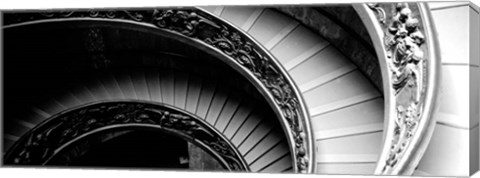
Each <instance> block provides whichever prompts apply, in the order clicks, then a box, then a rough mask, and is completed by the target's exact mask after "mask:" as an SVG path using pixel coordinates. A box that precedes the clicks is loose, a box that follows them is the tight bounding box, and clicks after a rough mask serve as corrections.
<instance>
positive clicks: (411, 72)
mask: <svg viewBox="0 0 480 178" xmlns="http://www.w3.org/2000/svg"><path fill="white" fill-rule="evenodd" d="M354 8H355V9H356V10H357V12H358V13H359V15H360V17H361V18H362V20H363V22H364V24H365V25H366V26H367V30H368V31H369V33H370V36H371V38H372V41H373V43H374V47H375V50H376V53H377V56H378V59H379V63H380V66H381V68H382V69H381V70H382V77H383V82H384V83H383V88H384V93H385V94H384V96H385V108H386V111H385V129H384V138H383V148H382V151H381V154H380V157H379V159H378V163H377V168H376V170H375V174H382V175H411V174H412V173H413V171H414V170H415V169H416V167H417V165H418V163H419V161H420V159H421V158H422V156H423V153H424V152H425V150H426V148H427V146H428V143H429V141H430V138H431V135H432V133H433V129H434V124H435V118H434V117H432V114H433V113H434V110H435V108H436V106H435V104H436V97H437V90H438V86H439V84H438V79H439V73H438V70H439V64H440V58H439V54H438V52H439V50H438V46H437V42H436V35H435V31H434V29H433V28H434V26H433V24H432V20H431V19H430V14H429V11H428V8H427V7H426V5H425V4H423V3H395V4H392V3H384V4H383V3H371V4H357V5H354Z"/></svg>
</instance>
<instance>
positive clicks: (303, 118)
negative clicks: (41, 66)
mask: <svg viewBox="0 0 480 178" xmlns="http://www.w3.org/2000/svg"><path fill="white" fill-rule="evenodd" d="M5 15H6V16H12V17H10V18H8V21H5V24H6V25H8V24H15V23H21V22H25V21H34V20H42V19H52V18H78V17H84V18H106V19H111V18H115V19H124V20H130V21H135V22H143V23H148V24H153V25H155V26H156V27H157V28H159V29H164V30H169V31H172V32H175V33H178V34H181V35H184V36H186V37H190V38H193V39H197V40H200V41H202V42H204V43H205V44H207V45H210V46H212V47H214V48H216V49H218V50H220V51H221V52H222V53H223V54H225V55H227V56H229V57H230V58H231V59H233V60H234V61H235V63H236V64H238V65H240V66H242V69H244V70H246V71H247V72H248V73H251V74H253V75H254V76H255V78H254V80H257V81H259V83H261V85H262V86H261V88H262V90H266V93H268V94H267V95H270V96H271V97H272V98H273V100H274V101H272V102H273V103H274V105H275V106H276V107H277V108H275V110H276V112H277V113H279V114H280V115H281V117H282V118H281V122H282V123H283V124H285V125H286V127H284V128H285V129H286V133H287V136H288V137H289V142H290V143H291V144H292V145H291V149H292V152H293V156H294V159H293V160H295V161H294V170H295V171H297V172H302V173H307V172H313V171H314V169H313V167H314V164H313V153H312V152H313V143H311V141H312V139H313V136H312V133H311V131H310V125H309V119H308V117H309V116H308V115H307V114H306V108H305V106H304V105H302V104H303V102H302V99H301V95H300V93H299V92H298V90H295V85H294V83H293V82H292V81H291V79H289V78H288V77H287V76H288V74H287V73H286V72H285V71H283V69H282V68H281V67H280V66H279V64H277V63H276V62H275V59H273V57H271V56H269V55H268V53H267V52H265V50H264V49H262V48H261V47H260V45H258V44H257V43H256V42H254V41H252V40H251V39H250V38H248V37H247V36H246V35H245V34H244V33H243V32H241V30H239V29H237V28H234V27H233V26H231V25H229V24H228V23H226V22H224V21H223V20H220V19H219V18H217V17H214V16H212V15H210V14H208V13H206V12H204V11H203V10H200V9H154V10H142V11H126V10H118V11H111V10H110V11H106V10H90V11H87V12H82V11H78V12H77V11H76V12H72V13H68V15H67V16H61V15H60V14H55V13H54V14H53V15H52V14H50V15H48V16H45V15H39V14H34V13H28V14H5ZM5 19H7V18H5Z"/></svg>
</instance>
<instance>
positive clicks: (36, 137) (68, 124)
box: [4, 101, 249, 171]
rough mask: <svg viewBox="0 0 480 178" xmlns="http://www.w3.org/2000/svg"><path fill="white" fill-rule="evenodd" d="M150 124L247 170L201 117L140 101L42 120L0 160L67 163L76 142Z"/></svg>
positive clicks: (87, 108)
mask: <svg viewBox="0 0 480 178" xmlns="http://www.w3.org/2000/svg"><path fill="white" fill-rule="evenodd" d="M132 128H152V129H155V130H160V131H162V132H167V133H170V134H173V135H177V136H179V137H181V138H184V139H185V140H187V141H190V142H192V143H194V144H195V145H198V146H200V147H201V148H203V149H204V150H206V151H207V152H209V153H210V154H212V155H213V156H214V157H215V158H216V159H217V160H219V162H220V163H221V164H222V165H223V167H224V168H225V169H227V170H230V171H248V170H249V168H248V164H247V163H246V162H245V160H244V159H243V157H242V155H241V154H240V153H239V152H238V150H237V149H236V148H235V147H234V146H233V144H232V143H230V141H229V140H228V139H227V138H225V137H224V136H223V135H222V134H221V133H220V132H218V131H217V130H216V129H215V128H214V127H213V126H211V125H209V124H208V123H207V122H206V121H204V120H203V119H201V118H198V117H196V116H194V115H193V114H190V113H187V112H185V111H183V110H181V109H178V108H175V107H173V106H169V105H165V104H160V103H145V102H144V101H139V102H137V101H109V102H98V103H93V104H87V105H85V106H79V107H77V108H71V109H70V110H67V111H64V112H61V113H58V114H56V115H54V116H52V117H51V118H49V119H48V120H46V121H45V122H42V123H41V124H39V125H38V126H36V127H35V128H33V129H32V130H30V131H29V132H28V133H26V134H24V135H23V136H22V138H21V139H20V140H19V141H18V142H16V143H15V145H14V146H13V147H12V148H11V149H9V151H8V152H7V153H6V155H5V162H4V164H22V165H49V164H51V163H53V164H56V163H59V162H65V161H66V162H65V163H68V160H70V159H71V158H72V157H74V156H72V155H77V154H71V153H70V152H72V150H73V151H75V149H69V148H70V147H72V146H74V145H75V143H76V142H78V141H80V140H82V139H83V138H86V137H89V136H92V135H94V134H96V133H99V132H102V131H105V130H111V129H132Z"/></svg>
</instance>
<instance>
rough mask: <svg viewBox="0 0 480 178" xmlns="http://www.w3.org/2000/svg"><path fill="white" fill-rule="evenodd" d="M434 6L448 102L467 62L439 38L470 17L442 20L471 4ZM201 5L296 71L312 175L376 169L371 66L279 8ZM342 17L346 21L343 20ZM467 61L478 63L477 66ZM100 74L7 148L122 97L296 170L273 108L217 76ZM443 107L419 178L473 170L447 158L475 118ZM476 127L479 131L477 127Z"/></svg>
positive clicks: (379, 108) (48, 107)
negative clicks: (69, 115) (185, 117)
mask: <svg viewBox="0 0 480 178" xmlns="http://www.w3.org/2000/svg"><path fill="white" fill-rule="evenodd" d="M429 5H430V10H431V11H432V17H433V20H434V22H435V26H436V29H437V30H438V34H439V40H440V44H441V48H442V54H441V55H442V71H441V73H442V76H443V79H442V90H444V92H445V93H446V94H443V95H444V96H446V97H445V98H446V99H445V100H446V101H452V100H455V101H456V100H457V99H458V97H457V96H458V93H459V92H458V91H459V90H461V89H460V88H461V87H458V88H457V87H455V86H464V85H465V84H458V85H457V84H455V83H457V81H455V80H454V79H452V78H450V77H449V76H454V75H457V74H458V75H459V76H460V73H462V72H461V69H457V68H460V67H464V65H463V63H462V64H460V65H457V64H458V61H455V60H454V59H453V58H454V57H453V56H455V55H457V54H459V53H458V52H450V51H449V50H448V48H450V47H449V46H443V45H450V44H451V43H448V44H447V43H443V42H442V41H448V40H465V39H463V38H455V37H454V36H452V35H451V33H448V26H452V25H451V24H452V23H464V22H463V21H455V20H454V19H450V18H447V19H445V18H446V17H447V15H448V12H452V13H453V11H455V10H457V9H459V8H468V3H467V4H466V5H465V3H453V4H448V3H431V4H429ZM200 8H201V9H204V10H205V11H208V12H210V13H211V14H213V15H214V16H217V17H218V18H221V19H224V20H226V21H228V22H229V23H231V24H232V25H233V26H235V27H238V28H239V29H241V30H243V32H245V33H246V34H248V35H250V36H251V37H252V38H253V39H255V40H256V41H257V42H258V43H259V44H261V45H262V46H263V47H264V48H265V49H266V50H268V51H269V52H270V53H271V54H272V55H273V57H275V58H276V59H277V60H278V61H279V63H280V64H281V66H283V68H284V69H285V71H287V72H288V75H290V76H291V78H292V80H293V81H294V83H295V85H296V86H297V87H298V89H299V91H300V92H301V95H302V97H303V99H304V100H305V103H306V106H307V108H308V114H309V116H310V119H311V120H310V123H311V127H312V130H313V136H314V138H313V139H314V146H315V147H314V153H315V154H314V157H315V163H314V164H315V166H316V170H315V173H319V174H372V173H373V172H374V171H375V168H376V165H377V161H378V159H379V156H380V153H381V151H382V150H381V148H382V147H381V146H382V141H383V140H382V139H383V135H384V134H385V133H384V125H385V123H384V116H385V108H384V107H385V105H384V103H385V100H384V94H383V91H381V86H379V84H377V83H376V82H377V81H375V80H374V79H372V76H370V75H369V74H368V71H367V70H366V69H365V68H364V67H362V66H359V64H358V63H356V62H355V61H354V60H353V59H351V58H350V56H348V55H347V54H345V51H343V50H342V49H339V47H337V46H336V45H334V44H332V43H335V42H332V41H329V40H330V39H331V38H328V37H325V36H322V34H319V33H317V32H315V31H314V30H312V29H311V28H310V27H308V26H307V25H305V24H304V23H302V22H300V21H299V20H298V19H295V18H294V17H292V16H289V15H287V14H286V13H284V12H282V11H280V10H278V9H275V8H269V7H259V6H244V7H242V6H205V7H200ZM330 17H331V16H330ZM449 17H452V16H449ZM335 22H337V23H339V24H340V26H341V27H345V24H341V23H342V22H339V21H335ZM460 25H464V24H459V26H460ZM347 26H348V25H347ZM453 26H454V25H453ZM442 30H445V32H443V31H442ZM461 37H463V36H461ZM327 39H328V40H327ZM467 48H468V47H467ZM467 48H465V49H467ZM453 53H455V54H453ZM469 67H470V68H472V69H473V68H475V69H478V64H476V65H470V66H469ZM477 71H478V70H477ZM102 76H103V77H100V78H89V79H88V80H87V82H85V81H78V82H75V85H76V87H73V88H72V89H71V90H70V89H69V90H68V91H67V92H65V93H56V94H57V95H56V96H54V97H53V98H52V99H50V100H49V103H48V104H42V105H34V106H31V109H30V110H28V111H25V112H26V113H24V115H22V116H28V117H19V118H18V119H13V120H9V121H8V124H9V125H11V127H10V126H9V127H8V128H5V129H4V132H5V136H4V144H5V145H4V150H8V149H9V148H10V147H11V146H12V145H14V143H15V142H16V141H17V140H18V139H19V138H20V137H21V136H22V135H24V134H25V133H27V132H28V131H29V130H30V129H32V128H34V127H35V126H36V125H37V124H39V123H41V122H43V121H44V120H46V119H48V118H50V117H51V116H53V115H55V114H57V113H60V112H62V111H64V110H67V109H68V108H74V107H78V106H81V105H85V104H88V103H95V102H99V101H108V100H111V99H115V98H116V99H122V100H139V101H149V102H158V103H164V104H167V105H171V106H174V107H177V108H180V109H182V110H185V111H188V112H190V113H193V114H194V115H196V116H198V117H200V118H204V120H205V121H206V122H207V123H209V124H210V125H211V126H213V127H214V128H215V129H217V130H218V131H220V132H221V133H222V134H223V135H224V136H225V137H226V138H227V139H228V140H229V141H230V142H231V143H232V144H233V145H234V146H235V148H236V149H238V151H239V152H240V153H241V155H242V156H243V157H244V159H245V161H246V162H247V163H248V166H249V169H250V170H251V171H254V172H288V171H292V170H294V168H293V167H292V158H291V156H290V154H291V153H290V150H289V146H288V144H289V143H288V142H287V139H286V136H285V135H284V133H283V131H282V129H281V126H280V123H279V122H278V121H277V120H276V118H275V117H273V116H274V115H273V114H272V113H271V112H270V111H266V110H268V109H265V108H267V107H266V105H267V104H265V103H262V102H261V101H260V100H259V99H258V97H253V99H249V98H248V97H244V96H245V93H246V92H245V91H237V89H238V88H236V87H226V86H225V85H222V84H221V82H220V81H223V80H218V79H215V77H214V79H213V80H212V79H208V77H207V78H205V77H201V76H199V75H198V74H194V73H190V72H187V71H177V70H166V71H157V70H143V69H142V70H137V71H126V72H117V73H108V72H107V73H103V74H102ZM379 88H380V89H379ZM240 90H242V89H240ZM248 91H250V90H248ZM248 91H247V92H248ZM467 93H468V92H467ZM477 94H478V93H477ZM462 97H466V96H463V95H462ZM259 102H260V103H259ZM440 103H446V104H447V105H448V106H446V105H445V106H444V105H442V104H440V105H441V106H440V111H439V114H438V115H436V117H438V119H437V120H438V122H437V124H436V125H435V133H434V136H433V138H432V141H431V143H430V145H435V146H430V147H428V148H427V151H426V153H425V156H424V157H423V159H422V160H421V162H420V165H419V166H418V169H417V170H416V172H415V173H414V174H415V175H435V174H437V175H462V174H463V173H464V172H465V170H462V169H461V168H460V167H468V166H466V165H463V164H457V165H451V164H450V163H451V162H452V161H446V160H457V161H455V162H458V163H465V160H468V154H467V153H468V150H460V149H457V147H456V146H455V145H465V144H468V139H467V140H465V139H464V138H465V137H464V135H465V134H468V133H469V132H468V123H467V122H468V120H465V119H466V118H468V117H466V118H465V119H464V118H463V117H462V119H464V120H465V121H464V120H462V121H459V120H456V119H455V118H457V117H460V116H459V115H458V114H457V115H455V114H452V113H467V112H461V111H459V110H461V108H464V107H461V106H458V108H457V110H455V111H453V110H451V109H452V108H451V105H450V104H449V102H440ZM456 103H459V102H458V101H456ZM477 104H478V103H477ZM457 111H458V112H457ZM462 123H463V124H462ZM465 123H467V124H465ZM6 124H7V122H6ZM471 127H476V128H477V130H478V123H477V124H476V126H471ZM445 138H447V139H445ZM467 138H468V137H467ZM462 148H463V147H462ZM453 152H454V153H453ZM448 153H452V154H448ZM438 155H460V156H455V157H448V156H447V157H440V156H438ZM444 159H446V160H444ZM467 162H468V161H467ZM447 165H448V166H447ZM440 168H441V169H440ZM439 171H440V173H438V172H439ZM467 172H468V171H467Z"/></svg>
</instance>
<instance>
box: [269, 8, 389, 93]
mask: <svg viewBox="0 0 480 178" xmlns="http://www.w3.org/2000/svg"><path fill="white" fill-rule="evenodd" d="M338 9H341V8H334V9H333V8H330V10H329V11H331V12H332V13H335V14H337V15H338V14H339V13H342V12H343V11H344V10H338ZM277 10H279V11H280V12H282V13H284V14H286V15H288V16H291V17H293V18H295V19H297V20H299V21H300V22H301V23H302V24H303V25H305V26H307V27H309V28H310V29H311V30H313V31H314V32H316V33H318V34H319V35H321V36H322V37H324V38H325V39H326V40H328V41H329V42H330V43H331V44H332V45H333V46H334V47H336V48H337V49H338V50H339V51H341V52H343V53H344V55H345V56H347V57H348V58H349V59H350V60H352V61H353V62H354V63H355V64H356V65H357V66H358V67H359V69H360V70H361V71H362V72H363V73H364V74H365V75H366V76H367V78H368V79H369V80H370V81H371V82H372V83H374V85H375V86H376V87H377V89H379V90H380V91H383V88H382V86H383V84H382V76H381V72H380V65H379V63H378V60H377V57H376V55H375V53H374V52H373V51H372V47H371V46H369V45H368V43H364V42H362V41H365V40H364V39H369V38H370V37H369V36H367V32H366V31H365V32H362V31H361V30H359V31H358V32H357V34H352V33H351V31H350V30H348V29H346V28H343V27H345V26H343V27H342V26H341V25H339V24H338V23H341V22H339V21H334V20H332V19H331V18H329V17H327V16H326V15H324V14H322V13H321V12H320V11H319V10H317V9H316V8H314V7H305V6H303V7H302V6H281V7H277ZM350 13H352V12H350ZM350 15H351V14H350ZM329 16H330V15H329ZM350 17H351V16H349V15H348V14H345V15H340V16H339V19H343V20H340V21H342V22H345V23H349V22H350V20H347V19H348V18H350ZM351 20H354V18H352V19H351ZM357 21H359V20H357ZM360 24H362V22H361V21H360V22H355V23H351V25H360ZM352 28H353V29H360V28H356V27H354V26H352ZM362 28H364V27H362ZM358 36H364V37H362V38H360V39H359V38H357V37H358ZM370 43H371V42H370Z"/></svg>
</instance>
